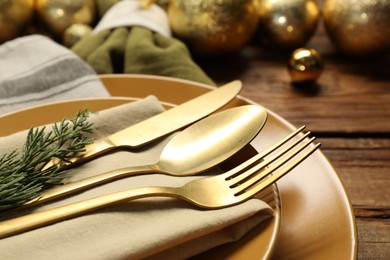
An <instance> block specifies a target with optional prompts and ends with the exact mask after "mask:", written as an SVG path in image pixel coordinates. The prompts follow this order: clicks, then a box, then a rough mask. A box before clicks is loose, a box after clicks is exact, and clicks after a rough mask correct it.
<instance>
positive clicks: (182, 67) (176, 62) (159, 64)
mask: <svg viewBox="0 0 390 260" xmlns="http://www.w3.org/2000/svg"><path fill="white" fill-rule="evenodd" d="M72 50H73V51H74V52H75V53H76V54H78V55H79V56H80V57H81V58H82V59H84V60H85V61H86V62H87V63H88V64H89V65H91V66H92V67H93V68H94V69H95V70H96V72H97V73H99V74H110V73H129V74H149V75H160V76H167V77H175V78H182V79H187V80H192V81H197V82H201V83H205V84H208V85H215V83H214V82H213V81H212V80H211V79H210V78H209V77H208V76H207V75H206V74H205V73H204V71H203V70H202V69H201V68H200V67H199V66H198V65H197V64H196V63H195V62H194V61H193V60H192V58H191V54H190V52H189V50H188V49H187V47H186V46H185V45H184V43H182V42H181V41H179V40H178V39H175V38H172V37H166V36H163V35H161V34H159V33H156V32H152V31H150V30H149V29H146V28H143V27H137V26H134V27H131V28H124V27H121V28H116V29H110V30H105V31H102V32H99V33H97V34H93V35H90V36H87V37H86V38H83V39H82V40H80V41H79V42H78V43H76V44H75V46H74V47H73V48H72Z"/></svg>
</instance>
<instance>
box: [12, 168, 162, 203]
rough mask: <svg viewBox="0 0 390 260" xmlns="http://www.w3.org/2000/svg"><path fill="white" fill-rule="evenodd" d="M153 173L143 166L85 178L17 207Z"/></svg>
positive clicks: (42, 194) (49, 190)
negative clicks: (125, 178)
mask: <svg viewBox="0 0 390 260" xmlns="http://www.w3.org/2000/svg"><path fill="white" fill-rule="evenodd" d="M154 171H156V170H154V169H153V165H144V166H135V167H126V168H122V169H117V170H113V171H109V172H106V173H102V174H98V175H96V176H93V177H89V178H85V179H82V180H79V181H75V182H71V183H67V184H64V185H61V186H57V187H55V188H52V189H48V190H46V191H44V192H42V193H41V195H40V196H39V197H38V198H36V199H33V200H30V201H28V202H26V203H25V204H23V205H22V206H21V207H19V209H22V208H27V207H31V206H36V205H39V204H42V203H44V202H47V201H51V200H54V199H57V198H61V197H64V196H66V195H70V194H73V193H76V192H78V191H83V190H86V189H88V188H91V187H95V186H98V185H100V184H103V183H107V182H110V181H113V180H117V179H120V178H124V177H128V176H132V175H138V174H144V173H150V172H154Z"/></svg>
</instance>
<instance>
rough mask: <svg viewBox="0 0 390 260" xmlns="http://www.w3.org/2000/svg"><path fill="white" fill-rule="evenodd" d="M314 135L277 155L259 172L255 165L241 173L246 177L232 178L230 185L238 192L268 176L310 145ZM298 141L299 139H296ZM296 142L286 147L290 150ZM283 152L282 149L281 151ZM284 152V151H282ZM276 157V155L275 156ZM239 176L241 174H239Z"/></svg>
mask: <svg viewBox="0 0 390 260" xmlns="http://www.w3.org/2000/svg"><path fill="white" fill-rule="evenodd" d="M314 139H315V137H312V138H310V139H309V140H308V141H307V142H306V143H304V144H302V145H301V146H299V147H298V148H296V149H295V150H293V151H291V152H290V153H289V154H288V155H286V156H284V157H282V156H279V157H278V158H281V159H280V160H279V161H278V162H277V163H275V164H273V165H271V166H269V167H268V168H266V169H264V170H263V171H261V172H260V173H259V170H260V169H261V168H259V167H258V166H257V165H256V166H254V167H253V168H251V169H249V170H248V171H247V172H245V173H244V174H243V175H244V176H245V177H246V179H242V178H240V179H239V180H237V179H234V180H233V181H234V184H232V185H231V187H234V186H237V189H238V190H239V191H238V193H240V192H243V191H244V190H246V189H248V188H249V187H251V186H252V185H254V184H255V183H257V182H258V181H260V180H261V179H264V178H265V177H266V176H268V175H269V174H270V173H272V172H274V171H275V170H276V169H278V168H280V167H281V166H282V165H283V164H285V163H286V162H287V161H289V160H290V159H292V158H293V157H294V156H296V155H297V154H298V153H300V152H301V151H302V150H303V149H305V148H306V147H307V146H309V145H310V143H312V142H313V141H314ZM297 141H299V140H297ZM296 144H297V142H295V143H294V144H292V145H290V146H289V147H287V148H286V149H288V150H291V149H292V148H294V147H295V146H296ZM283 152H284V151H283ZM283 154H284V153H283ZM275 157H276V156H275ZM278 158H272V159H271V161H270V162H268V160H265V161H264V162H263V163H265V164H268V165H269V164H270V163H271V162H272V161H274V160H275V159H278ZM240 177H241V176H240Z"/></svg>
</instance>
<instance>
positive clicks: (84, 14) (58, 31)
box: [36, 0, 96, 37]
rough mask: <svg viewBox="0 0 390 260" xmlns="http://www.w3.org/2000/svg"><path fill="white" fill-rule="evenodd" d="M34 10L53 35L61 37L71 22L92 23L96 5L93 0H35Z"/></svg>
mask: <svg viewBox="0 0 390 260" xmlns="http://www.w3.org/2000/svg"><path fill="white" fill-rule="evenodd" d="M36 12H37V14H38V18H39V21H40V22H41V23H42V24H43V25H45V26H46V27H47V28H48V29H49V30H50V31H51V32H52V33H53V35H54V36H57V37H62V35H63V33H64V32H65V30H66V29H67V28H68V27H69V26H70V25H72V24H75V23H82V24H87V25H92V23H93V22H94V19H95V17H96V5H95V1H94V0H36Z"/></svg>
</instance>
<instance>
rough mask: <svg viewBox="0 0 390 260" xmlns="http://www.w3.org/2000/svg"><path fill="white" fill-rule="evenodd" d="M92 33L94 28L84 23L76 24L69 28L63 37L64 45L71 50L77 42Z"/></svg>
mask: <svg viewBox="0 0 390 260" xmlns="http://www.w3.org/2000/svg"><path fill="white" fill-rule="evenodd" d="M91 33H92V27H91V26H89V25H86V24H82V23H75V24H72V25H71V26H69V27H68V28H67V29H66V30H65V32H64V36H63V37H62V43H63V44H64V45H65V46H66V47H68V48H71V47H72V46H73V45H75V44H76V42H78V41H80V40H81V39H82V38H84V37H85V36H88V35H89V34H91Z"/></svg>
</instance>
